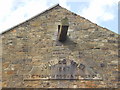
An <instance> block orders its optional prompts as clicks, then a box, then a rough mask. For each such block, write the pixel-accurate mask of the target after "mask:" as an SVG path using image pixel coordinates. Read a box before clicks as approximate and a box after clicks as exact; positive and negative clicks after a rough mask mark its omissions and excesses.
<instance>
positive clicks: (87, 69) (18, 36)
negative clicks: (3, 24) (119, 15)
mask: <svg viewBox="0 0 120 90" xmlns="http://www.w3.org/2000/svg"><path fill="white" fill-rule="evenodd" d="M64 17H67V18H68V19H69V28H68V32H67V35H66V34H65V35H66V36H67V38H66V40H65V42H64V43H62V42H59V41H58V37H57V35H58V33H59V31H60V26H59V25H60V21H61V20H62V19H63V18H64ZM66 36H65V37H66ZM118 36H119V35H118V34H116V33H114V32H111V31H109V30H107V29H105V28H102V27H100V26H98V25H97V24H94V23H92V22H90V21H89V20H87V19H85V18H84V17H81V16H79V15H77V14H74V13H72V12H70V11H68V10H66V9H65V8H62V7H61V6H59V5H56V6H54V7H53V8H51V9H49V10H46V11H45V12H43V13H41V14H39V15H38V16H36V17H34V18H32V19H30V20H28V21H27V22H24V23H22V24H20V25H18V26H16V27H14V28H12V29H10V30H9V31H6V32H4V33H3V34H2V42H0V44H2V48H0V49H2V50H3V52H2V55H0V56H1V59H2V65H3V67H2V70H3V71H2V76H3V77H2V79H3V81H2V82H3V86H4V87H8V86H9V87H24V88H26V87H32V88H42V87H44V88H48V87H50V88H56V87H61V88H65V87H66V88H73V87H74V88H87V87H90V88H94V87H96V88H97V87H98V88H103V87H112V88H114V87H117V84H118V83H117V81H116V80H117V76H116V75H117V71H118V68H119V67H118V63H117V62H118V58H119V56H120V55H119V54H118V51H119V48H120V46H119V45H118ZM71 60H73V61H72V62H71ZM58 64H60V67H58V68H56V65H58ZM61 65H62V67H61ZM58 66H59V65H58ZM53 68H54V69H53ZM78 68H79V69H78ZM76 69H77V70H80V72H76ZM52 70H53V72H54V73H56V72H57V70H59V71H60V72H64V73H66V72H67V73H68V72H69V75H68V76H64V75H60V74H59V73H60V72H59V73H57V75H56V76H57V77H58V78H59V79H60V78H63V79H64V78H66V77H68V78H72V79H74V77H75V75H74V74H75V73H79V74H80V76H79V77H78V78H83V79H84V78H85V77H87V78H91V80H89V81H88V80H75V81H70V80H64V81H62V80H46V81H44V80H39V81H35V80H38V77H39V75H40V74H44V75H42V77H47V76H46V75H47V74H51V71H52ZM113 71H114V72H113ZM115 72H116V73H115ZM86 73H87V75H86ZM96 74H97V75H98V77H99V76H101V77H102V80H101V81H100V80H99V78H98V77H96V76H97V75H96ZM27 76H28V77H30V76H31V77H33V78H34V79H33V80H31V81H29V80H28V81H25V80H24V79H25V78H26V77H27ZM56 76H52V77H54V78H55V77H56ZM95 77H96V79H97V78H98V81H97V80H95V79H94V78H95ZM48 82H49V83H48ZM109 82H111V83H109Z"/></svg>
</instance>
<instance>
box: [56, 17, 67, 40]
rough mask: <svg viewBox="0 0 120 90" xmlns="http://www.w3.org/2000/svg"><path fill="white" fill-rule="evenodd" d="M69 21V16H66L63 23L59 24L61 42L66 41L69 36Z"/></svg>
mask: <svg viewBox="0 0 120 90" xmlns="http://www.w3.org/2000/svg"><path fill="white" fill-rule="evenodd" d="M68 27H69V22H68V18H67V17H65V18H64V19H62V20H61V25H58V40H59V41H60V42H64V41H65V40H66V38H67V32H68Z"/></svg>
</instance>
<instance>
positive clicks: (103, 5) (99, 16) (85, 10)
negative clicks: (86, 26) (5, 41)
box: [0, 0, 119, 33]
mask: <svg viewBox="0 0 120 90" xmlns="http://www.w3.org/2000/svg"><path fill="white" fill-rule="evenodd" d="M118 1H119V0H0V12H1V13H0V27H1V28H0V33H1V32H4V31H6V30H8V29H9V28H11V27H13V26H15V25H17V24H19V23H21V22H23V21H25V20H27V19H29V18H30V17H33V16H35V15H37V14H38V13H40V12H42V11H44V10H45V9H47V8H49V7H51V6H53V5H55V4H57V3H59V4H60V5H61V6H63V7H65V8H67V9H69V10H71V11H73V12H75V13H77V14H79V15H81V16H83V17H85V18H87V19H89V20H90V21H92V22H94V23H97V24H98V25H100V26H103V27H106V28H108V29H110V30H111V31H113V32H116V33H118Z"/></svg>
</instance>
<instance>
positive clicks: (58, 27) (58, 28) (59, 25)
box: [58, 25, 60, 33]
mask: <svg viewBox="0 0 120 90" xmlns="http://www.w3.org/2000/svg"><path fill="white" fill-rule="evenodd" d="M59 31H60V25H58V33H59Z"/></svg>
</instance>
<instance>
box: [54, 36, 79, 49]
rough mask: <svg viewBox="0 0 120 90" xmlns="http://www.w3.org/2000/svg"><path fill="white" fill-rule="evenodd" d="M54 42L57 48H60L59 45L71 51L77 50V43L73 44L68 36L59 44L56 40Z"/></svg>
mask: <svg viewBox="0 0 120 90" xmlns="http://www.w3.org/2000/svg"><path fill="white" fill-rule="evenodd" d="M56 42H57V43H56V45H57V46H61V45H63V46H66V47H68V49H69V50H71V51H76V49H77V43H76V42H74V41H73V40H71V39H70V38H69V37H68V36H67V39H66V40H65V41H64V42H60V41H58V40H57V41H56Z"/></svg>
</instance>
